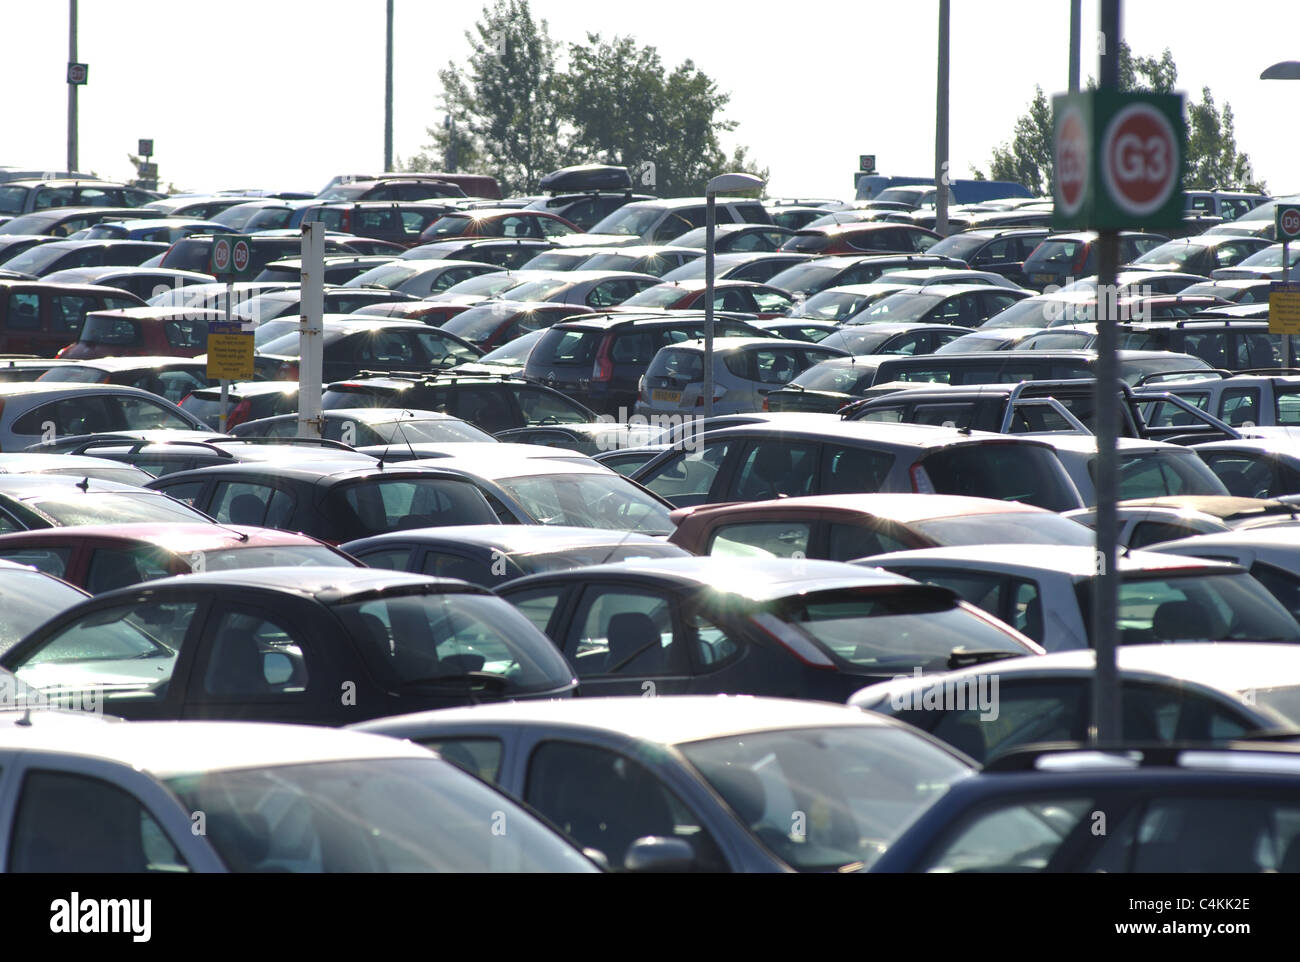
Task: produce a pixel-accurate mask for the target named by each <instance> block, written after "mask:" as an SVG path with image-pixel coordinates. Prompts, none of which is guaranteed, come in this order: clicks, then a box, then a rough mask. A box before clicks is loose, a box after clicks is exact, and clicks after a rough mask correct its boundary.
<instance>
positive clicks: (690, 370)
mask: <svg viewBox="0 0 1300 962" xmlns="http://www.w3.org/2000/svg"><path fill="white" fill-rule="evenodd" d="M839 357H844V353H843V352H842V351H838V350H836V349H835V348H828V347H824V346H822V345H821V344H808V343H805V342H803V341H790V340H786V339H783V338H760V337H721V338H715V339H714V341H713V356H712V363H713V371H712V381H711V384H712V390H713V398H712V401H713V411H715V412H716V413H718V414H732V413H736V412H741V411H756V410H758V409H759V408H761V407H762V406H763V401H764V400H765V399H766V397H767V395H768V393H769V392H771V391H776V390H780V388H781V387H782V386H783V385H785V384H787V383H789V382H790V380H791V379H792V378H794V377H795V376H796V375H798V374H800V373H802V372H803V371H806V370H808V369H809V368H810V367H812V366H813V365H814V364H817V363H818V362H820V361H825V360H827V359H829V358H839ZM705 363H706V356H705V344H704V342H703V341H697V340H691V341H680V342H678V343H676V344H671V345H668V346H667V347H663V348H660V349H659V352H658V353H657V354H655V356H654V360H652V361H651V362H650V365H649V367H647V368H646V372H645V374H644V376H643V377H642V379H641V389H640V391H639V392H638V395H637V400H636V408H635V413H637V414H639V415H641V416H643V417H644V416H654V415H677V416H679V417H680V416H683V415H685V416H690V415H692V414H696V413H700V412H701V411H702V410H703V408H704V401H705V385H704V373H705V370H704V366H705Z"/></svg>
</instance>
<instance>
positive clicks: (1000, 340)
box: [932, 331, 1010, 354]
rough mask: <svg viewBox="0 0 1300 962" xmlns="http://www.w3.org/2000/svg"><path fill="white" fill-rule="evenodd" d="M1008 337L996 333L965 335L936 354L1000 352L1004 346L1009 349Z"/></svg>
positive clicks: (945, 345) (941, 348) (952, 341)
mask: <svg viewBox="0 0 1300 962" xmlns="http://www.w3.org/2000/svg"><path fill="white" fill-rule="evenodd" d="M1007 340H1008V338H1007V336H1006V335H1004V334H998V333H997V332H996V331H989V332H988V333H985V332H983V331H980V332H976V333H974V334H963V335H962V336H961V337H957V338H953V339H952V340H951V341H949V342H948V343H947V344H944V345H943V346H942V347H940V348H938V349H936V350H935V351H933V352H932V353H934V354H972V353H979V352H983V351H998V350H1001V349H1002V348H1003V347H1004V346H1006V347H1009V346H1010V345H1009V344H1008V343H1007Z"/></svg>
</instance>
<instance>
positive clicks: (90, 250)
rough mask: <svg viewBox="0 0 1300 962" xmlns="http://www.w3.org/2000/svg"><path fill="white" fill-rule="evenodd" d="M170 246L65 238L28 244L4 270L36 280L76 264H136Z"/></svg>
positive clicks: (141, 242) (10, 260)
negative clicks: (32, 245)
mask: <svg viewBox="0 0 1300 962" xmlns="http://www.w3.org/2000/svg"><path fill="white" fill-rule="evenodd" d="M165 250H167V245H166V244H156V243H154V242H153V241H135V240H107V241H94V240H75V241H74V240H64V241H54V242H53V243H51V244H40V245H38V246H36V247H31V248H28V249H27V250H25V251H23V252H22V253H21V254H19V255H17V256H16V257H11V258H9V260H7V261H5V264H4V268H3V270H5V271H8V272H10V273H11V274H13V275H14V276H18V275H21V279H24V280H32V279H34V278H37V277H43V276H45V275H46V274H53V273H54V272H55V271H62V270H67V269H69V268H72V267H101V266H106V267H119V266H124V267H136V266H138V265H140V264H143V263H144V262H145V261H147V260H148V259H149V258H151V257H155V256H157V255H158V254H161V253H162V252H163V251H165Z"/></svg>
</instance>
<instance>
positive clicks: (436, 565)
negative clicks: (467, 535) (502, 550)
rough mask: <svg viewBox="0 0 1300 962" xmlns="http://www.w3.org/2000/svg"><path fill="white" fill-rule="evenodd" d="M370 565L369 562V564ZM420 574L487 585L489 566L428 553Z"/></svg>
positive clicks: (461, 557) (470, 559)
mask: <svg viewBox="0 0 1300 962" xmlns="http://www.w3.org/2000/svg"><path fill="white" fill-rule="evenodd" d="M367 563H369V562H367ZM420 573H421V574H426V575H431V576H432V577H434V578H459V579H460V580H462V581H468V582H470V583H471V584H480V585H481V584H486V583H487V581H488V577H489V566H488V565H487V564H485V563H483V562H481V561H475V560H474V559H473V558H466V557H465V556H464V555H458V554H451V553H450V552H446V551H426V552H425V553H424V563H423V564H422V565H421V566H420Z"/></svg>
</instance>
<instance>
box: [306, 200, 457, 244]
mask: <svg viewBox="0 0 1300 962" xmlns="http://www.w3.org/2000/svg"><path fill="white" fill-rule="evenodd" d="M452 210H455V208H454V207H452V206H450V205H448V204H437V203H406V204H403V203H394V202H393V201H355V202H348V201H333V202H329V203H320V204H309V205H307V206H305V207H299V208H298V209H297V210H295V211H294V212H293V214H291V215H290V217H289V224H288V226H289V227H299V226H301V225H302V224H304V223H307V222H310V221H319V222H320V223H322V224H324V225H325V229H326V230H332V231H338V232H340V233H343V234H356V235H357V236H359V237H370V238H373V239H375V240H384V241H391V242H392V243H395V244H401V245H402V246H403V247H412V246H414V245H416V244H418V243H419V242H420V234H421V233H422V232H423V231H424V229H425V228H426V227H428V226H429V225H430V224H432V223H433V222H434V221H435V220H437V219H438V218H439V217H441V216H442V215H443V214H445V213H447V212H448V211H452Z"/></svg>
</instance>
